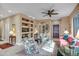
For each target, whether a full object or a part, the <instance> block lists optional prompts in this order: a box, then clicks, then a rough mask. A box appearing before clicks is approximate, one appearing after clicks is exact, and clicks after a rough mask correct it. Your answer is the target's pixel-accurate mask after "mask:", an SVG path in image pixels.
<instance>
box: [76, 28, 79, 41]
mask: <svg viewBox="0 0 79 59" xmlns="http://www.w3.org/2000/svg"><path fill="white" fill-rule="evenodd" d="M76 38H77V39H79V29H78V31H77V35H76Z"/></svg>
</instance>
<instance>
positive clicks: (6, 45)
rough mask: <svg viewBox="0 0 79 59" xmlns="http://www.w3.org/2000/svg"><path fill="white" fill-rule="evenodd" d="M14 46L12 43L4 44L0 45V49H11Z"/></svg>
mask: <svg viewBox="0 0 79 59" xmlns="http://www.w3.org/2000/svg"><path fill="white" fill-rule="evenodd" d="M12 46H13V45H12V44H10V43H4V44H0V48H1V49H6V48H9V47H12Z"/></svg>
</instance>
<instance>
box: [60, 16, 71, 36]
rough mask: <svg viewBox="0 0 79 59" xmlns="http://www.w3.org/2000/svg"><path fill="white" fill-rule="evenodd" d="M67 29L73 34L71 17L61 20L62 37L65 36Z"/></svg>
mask: <svg viewBox="0 0 79 59" xmlns="http://www.w3.org/2000/svg"><path fill="white" fill-rule="evenodd" d="M65 29H67V30H68V31H69V33H70V34H71V27H70V18H69V17H63V18H62V19H61V20H60V35H63V34H64V31H65Z"/></svg>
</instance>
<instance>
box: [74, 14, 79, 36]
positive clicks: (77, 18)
mask: <svg viewBox="0 0 79 59" xmlns="http://www.w3.org/2000/svg"><path fill="white" fill-rule="evenodd" d="M78 29H79V13H78V14H77V15H75V17H74V18H73V35H74V36H75V35H76V34H77V31H78Z"/></svg>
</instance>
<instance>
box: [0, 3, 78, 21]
mask: <svg viewBox="0 0 79 59" xmlns="http://www.w3.org/2000/svg"><path fill="white" fill-rule="evenodd" d="M76 5H77V4H76V3H6V4H5V3H2V4H0V18H4V17H7V16H10V15H12V14H16V13H19V12H20V13H23V14H25V15H27V16H29V17H32V18H34V19H48V18H49V17H48V16H46V17H43V14H42V13H41V12H42V11H45V9H46V10H48V9H50V8H54V9H55V12H57V13H59V14H58V15H54V16H52V17H51V18H52V19H55V20H56V19H60V18H61V17H64V16H68V15H69V14H70V13H71V12H72V11H73V9H74V8H75V6H76Z"/></svg>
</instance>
